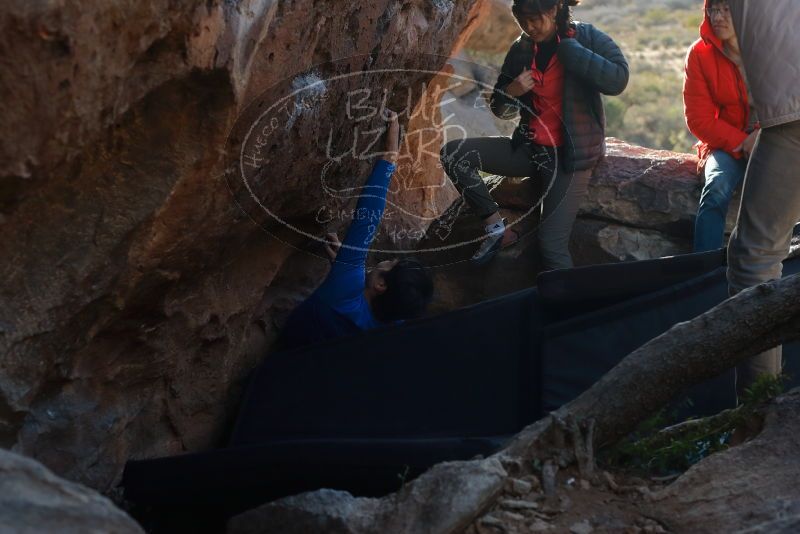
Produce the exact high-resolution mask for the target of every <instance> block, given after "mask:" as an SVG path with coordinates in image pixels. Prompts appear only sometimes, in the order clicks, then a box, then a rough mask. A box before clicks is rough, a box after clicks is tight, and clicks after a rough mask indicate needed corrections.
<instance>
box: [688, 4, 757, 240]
mask: <svg viewBox="0 0 800 534" xmlns="http://www.w3.org/2000/svg"><path fill="white" fill-rule="evenodd" d="M751 101H752V99H751V98H750V96H749V90H748V85H747V79H746V78H745V75H744V67H743V65H742V58H741V54H740V51H739V42H738V40H737V38H736V31H735V30H734V27H733V21H732V20H731V12H730V8H729V6H728V0H706V2H705V17H704V19H703V23H702V24H701V26H700V39H698V40H697V41H695V43H694V44H692V46H691V47H690V48H689V53H688V54H687V56H686V66H685V77H684V84H683V104H684V114H685V116H686V125H687V126H688V127H689V130H690V131H691V132H692V134H694V136H695V137H697V139H698V143H697V144H696V145H695V146H696V147H697V150H698V156H699V158H700V168H703V169H704V176H705V185H704V186H703V192H702V193H701V195H700V206H699V208H698V210H697V220H696V222H695V231H694V250H695V251H696V252H700V251H705V250H713V249H716V248H721V247H722V246H723V238H724V233H725V216H726V214H727V212H728V204H730V200H731V197H732V196H733V192H734V191H735V190H736V188H737V187H738V186H739V184H741V182H742V180H743V178H744V172H745V169H746V168H747V158H748V157H749V155H750V152H751V151H752V150H753V145H754V144H755V140H756V137H757V133H758V122H757V118H756V114H755V111H754V110H753V109H752V107H751Z"/></svg>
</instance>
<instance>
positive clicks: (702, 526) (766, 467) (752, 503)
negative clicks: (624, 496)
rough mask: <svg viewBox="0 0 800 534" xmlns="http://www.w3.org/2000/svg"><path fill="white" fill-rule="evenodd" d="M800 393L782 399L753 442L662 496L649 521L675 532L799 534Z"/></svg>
mask: <svg viewBox="0 0 800 534" xmlns="http://www.w3.org/2000/svg"><path fill="white" fill-rule="evenodd" d="M798 447H800V391H798V390H794V391H792V392H790V393H789V394H787V395H784V396H782V397H778V398H777V399H776V400H775V401H773V405H772V406H770V407H769V408H768V411H767V415H766V417H765V419H764V427H763V430H762V431H761V433H760V434H759V435H758V436H757V437H756V438H754V439H753V440H752V441H748V442H746V443H744V444H742V445H739V446H736V447H733V448H731V449H729V450H727V451H724V452H720V453H717V454H714V455H712V456H710V457H708V458H706V459H705V460H703V461H702V462H700V463H698V464H696V465H694V466H693V467H692V468H691V469H689V471H687V472H686V473H685V474H683V475H682V476H681V477H680V478H679V479H678V480H676V481H675V482H673V483H672V484H670V485H669V486H667V488H665V489H664V490H662V491H660V492H658V493H656V495H655V502H654V504H653V505H652V506H651V507H649V508H650V509H649V510H648V515H651V517H655V518H657V519H659V520H660V521H662V522H663V523H664V524H665V525H667V526H668V527H669V530H671V531H673V532H709V533H710V532H733V531H736V532H739V531H742V532H745V531H746V532H764V533H766V532H797V529H798V528H800V493H798V491H797V478H798V476H800V459H798V457H797V453H796V451H797V450H798Z"/></svg>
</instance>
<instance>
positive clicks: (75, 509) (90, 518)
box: [0, 449, 144, 534]
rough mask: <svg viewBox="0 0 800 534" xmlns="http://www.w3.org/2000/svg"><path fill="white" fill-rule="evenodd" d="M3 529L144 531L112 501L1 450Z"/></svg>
mask: <svg viewBox="0 0 800 534" xmlns="http://www.w3.org/2000/svg"><path fill="white" fill-rule="evenodd" d="M0 525H2V528H0V530H2V531H3V532H4V533H7V534H14V533H20V534H22V533H30V532H60V533H64V534H86V533H89V532H113V533H114V534H140V533H144V531H143V530H142V529H141V528H140V527H139V525H137V524H136V522H135V521H134V520H133V519H131V518H130V517H128V515H127V514H126V513H125V512H123V511H122V510H120V509H119V508H117V507H116V506H114V503H112V502H111V501H110V500H108V499H107V498H105V497H103V496H102V495H100V494H99V493H97V492H96V491H94V490H91V489H89V488H87V487H85V486H81V485H80V484H75V483H74V482H69V481H67V480H64V479H63V478H59V477H57V476H55V475H54V474H53V473H52V472H50V470H48V469H47V468H45V467H44V466H43V465H42V464H40V463H39V462H37V461H35V460H32V459H30V458H25V457H24V456H20V455H19V454H15V453H13V452H10V451H7V450H5V449H0Z"/></svg>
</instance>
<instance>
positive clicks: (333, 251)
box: [325, 232, 342, 263]
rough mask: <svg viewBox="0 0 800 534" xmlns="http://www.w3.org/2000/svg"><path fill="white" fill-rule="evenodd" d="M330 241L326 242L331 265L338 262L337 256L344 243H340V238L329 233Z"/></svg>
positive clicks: (326, 250)
mask: <svg viewBox="0 0 800 534" xmlns="http://www.w3.org/2000/svg"><path fill="white" fill-rule="evenodd" d="M326 235H327V237H328V241H326V242H325V253H326V254H327V255H328V258H330V260H331V263H333V262H334V261H336V256H337V255H338V254H339V249H340V248H342V242H341V241H339V236H338V235H336V234H335V233H333V232H328V233H327V234H326Z"/></svg>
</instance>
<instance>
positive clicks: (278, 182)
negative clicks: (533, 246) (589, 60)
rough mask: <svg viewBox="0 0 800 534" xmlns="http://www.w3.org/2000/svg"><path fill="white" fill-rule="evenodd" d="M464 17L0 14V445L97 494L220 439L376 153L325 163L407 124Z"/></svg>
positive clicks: (22, 5)
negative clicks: (399, 116) (137, 469)
mask: <svg viewBox="0 0 800 534" xmlns="http://www.w3.org/2000/svg"><path fill="white" fill-rule="evenodd" d="M482 9H483V8H482V2H481V0H457V1H453V2H438V1H437V2H422V1H413V2H406V3H404V4H402V5H401V4H398V3H397V2H391V1H389V0H379V1H375V2H373V1H369V2H367V1H360V2H349V3H344V4H343V3H341V2H333V1H329V0H322V1H312V0H301V1H299V2H293V3H291V4H289V3H286V2H277V1H270V0H268V1H263V0H239V1H229V0H211V1H208V2H195V1H189V0H177V1H167V0H156V1H154V2H145V3H143V2H137V1H133V0H122V1H119V2H100V1H88V2H80V3H78V2H29V1H27V0H11V1H8V2H3V3H2V6H0V33H1V34H2V38H0V56H2V57H3V62H4V63H3V69H4V70H3V72H4V75H3V83H2V84H0V116H2V117H3V121H2V123H1V124H0V128H1V129H2V132H1V135H2V138H3V142H2V143H0V176H2V178H1V179H2V186H0V225H2V232H0V280H2V282H0V354H2V366H0V445H5V446H14V447H15V449H16V450H19V451H21V452H23V453H25V454H26V455H30V456H33V457H35V458H37V459H38V460H40V461H42V462H43V463H44V464H45V465H47V466H48V467H50V468H52V469H53V470H54V471H55V472H57V473H59V474H61V475H65V476H67V477H69V478H71V479H75V480H79V481H82V482H84V483H86V484H88V485H90V486H92V487H95V488H99V489H101V490H106V489H108V488H109V487H111V486H112V485H113V483H114V482H115V480H116V479H117V478H118V476H119V474H120V472H121V468H122V466H123V465H124V463H125V461H126V460H127V459H128V458H131V457H137V458H140V457H152V456H162V455H169V454H174V453H179V452H182V451H186V450H197V449H201V448H206V447H209V446H212V445H215V444H216V443H219V442H220V441H221V439H222V438H223V437H224V431H225V428H226V420H227V416H229V415H230V414H231V413H232V411H233V408H234V407H235V406H236V402H237V391H238V385H239V384H240V382H241V380H242V378H243V377H244V376H245V375H246V373H247V372H248V371H249V369H251V368H252V367H253V365H254V364H255V363H256V361H258V359H260V358H261V357H262V356H263V354H264V352H265V351H266V349H267V347H268V344H269V342H270V341H271V340H272V339H273V337H274V331H275V329H274V327H273V326H272V325H273V323H275V322H276V321H279V319H280V317H281V316H282V315H285V313H286V312H287V311H288V310H289V309H290V308H291V307H292V306H293V305H294V303H296V302H297V301H298V300H300V299H302V298H303V297H304V296H305V295H307V294H308V293H309V292H310V291H311V290H312V289H313V287H314V286H315V285H316V284H318V283H319V281H320V279H321V278H322V276H324V274H325V269H326V261H325V260H324V259H322V258H321V257H320V256H321V251H320V248H319V247H320V245H319V243H318V242H316V241H314V238H315V237H316V236H319V235H322V234H323V233H324V232H325V231H336V230H341V229H342V228H343V227H345V226H346V225H347V224H348V223H349V217H344V216H341V214H343V213H347V210H348V209H351V208H352V206H353V203H354V200H353V198H352V195H351V194H347V192H349V191H353V190H354V189H356V188H357V187H358V186H359V185H360V184H361V183H363V180H364V177H365V175H366V174H367V173H368V171H369V168H370V165H371V161H372V160H373V159H374V157H377V155H376V154H374V153H368V154H367V155H368V156H369V157H365V158H361V157H359V156H360V155H361V154H362V151H361V150H359V151H358V152H357V153H355V154H353V155H352V156H350V157H340V156H342V155H346V154H347V153H348V152H347V150H348V147H351V146H352V147H353V148H354V149H355V148H356V145H358V147H357V148H359V149H362V148H364V147H365V146H367V145H369V143H370V142H372V141H374V140H375V138H376V135H377V134H378V133H379V132H378V128H379V127H381V126H382V120H381V118H380V117H379V116H378V114H377V113H376V112H373V110H374V109H376V108H377V106H378V105H379V104H380V102H382V101H383V97H384V96H386V95H388V97H387V99H386V100H387V101H388V103H389V104H390V105H392V106H395V107H398V108H399V109H401V110H403V112H404V117H403V121H404V124H405V123H406V122H407V121H408V117H409V115H413V112H414V110H416V109H418V103H419V102H420V99H421V94H422V93H424V91H425V84H426V83H427V82H429V81H430V79H431V78H432V77H433V76H434V75H435V74H436V72H437V71H438V70H439V69H440V68H441V67H442V65H443V64H444V62H445V59H444V58H446V57H448V56H449V55H450V54H451V53H452V52H453V50H454V49H457V48H458V47H459V46H460V45H461V44H463V41H464V40H466V39H467V37H468V35H469V30H470V29H471V28H473V27H474V26H475V25H476V24H477V23H478V22H479V21H480V16H481V14H482V13H483V11H482ZM384 90H386V95H384V92H383V91H384ZM365 96H366V98H365V99H361V100H359V98H361V97H365ZM277 104H281V105H280V106H277ZM276 106H277V107H276ZM265 119H266V120H265ZM272 119H275V121H277V122H273V121H272ZM356 124H357V125H358V130H356ZM356 131H358V132H359V136H358V137H357V139H355V140H354V139H353V133H354V132H356ZM368 132H369V134H370V135H369V136H367V135H362V134H366V133H368ZM370 136H371V137H370ZM367 148H368V147H367ZM239 149H241V151H240V150H239ZM432 152H438V147H437V148H436V149H435V150H432ZM404 172H405V171H404ZM404 177H405V179H404V180H403V181H402V183H406V184H409V187H410V188H416V189H419V188H424V187H425V186H426V184H427V182H426V180H428V179H433V180H436V179H439V183H441V179H440V178H441V175H440V176H439V177H438V178H437V176H435V175H428V174H427V171H426V170H425V169H420V170H417V171H413V170H412V171H410V172H405V174H404ZM442 191H443V194H447V192H448V189H447V188H444V189H442ZM400 198H401V202H402V201H406V200H407V201H408V202H409V203H410V204H411V208H410V209H411V211H412V219H411V222H408V221H405V222H404V224H408V225H414V224H415V225H420V224H421V223H420V219H419V217H417V215H416V214H415V213H413V209H415V207H416V206H422V205H429V203H428V204H425V203H424V202H427V200H428V199H427V197H426V198H422V199H420V198H419V197H418V195H416V194H412V193H410V194H408V195H400ZM423 201H424V202H423ZM443 203H444V202H443ZM323 208H324V210H323ZM321 210H323V211H324V213H322V214H321V213H320V211H321Z"/></svg>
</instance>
